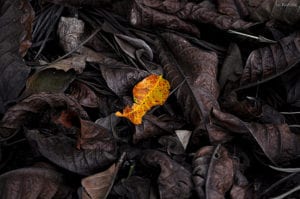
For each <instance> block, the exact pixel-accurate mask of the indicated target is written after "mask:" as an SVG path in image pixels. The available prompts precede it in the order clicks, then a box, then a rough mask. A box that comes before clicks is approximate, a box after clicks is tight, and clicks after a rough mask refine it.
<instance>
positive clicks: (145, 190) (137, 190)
mask: <svg viewBox="0 0 300 199" xmlns="http://www.w3.org/2000/svg"><path fill="white" fill-rule="evenodd" d="M153 192H154V191H153V189H151V181H150V179H147V178H143V177H139V176H130V177H129V178H127V179H124V180H122V181H121V182H119V183H118V184H117V185H115V186H114V188H113V190H112V195H113V196H116V197H125V198H136V199H137V198H145V199H157V198H158V197H156V194H155V193H153Z"/></svg>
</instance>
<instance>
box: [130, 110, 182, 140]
mask: <svg viewBox="0 0 300 199" xmlns="http://www.w3.org/2000/svg"><path fill="white" fill-rule="evenodd" d="M175 119H176V118H174V117H170V116H168V115H162V116H160V117H156V116H154V115H152V114H146V115H145V116H144V118H143V123H142V124H141V125H136V126H135V131H134V134H133V141H134V142H135V143H137V142H139V141H140V140H143V139H147V138H151V137H154V136H161V135H168V134H173V133H174V131H175V130H177V129H180V128H181V127H182V126H183V125H184V123H183V122H181V121H176V120H175Z"/></svg>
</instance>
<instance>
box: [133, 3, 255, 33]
mask: <svg viewBox="0 0 300 199" xmlns="http://www.w3.org/2000/svg"><path fill="white" fill-rule="evenodd" d="M136 2H139V3H136V4H135V6H136V7H133V10H132V11H131V17H130V20H131V23H132V24H133V25H138V24H143V25H146V26H147V25H160V26H162V25H163V26H164V27H167V28H171V29H172V28H174V29H177V30H182V29H183V28H180V27H184V26H183V25H179V27H176V26H173V27H168V26H167V25H166V24H165V23H167V22H168V19H171V17H172V18H173V19H174V18H175V17H176V18H175V19H179V20H186V21H189V22H190V21H192V22H198V23H205V24H206V23H208V24H213V25H214V26H216V27H217V28H220V29H223V30H224V29H225V30H227V29H247V28H249V27H251V26H253V25H254V23H251V22H246V21H244V20H242V19H240V18H237V17H236V16H234V17H233V16H229V15H224V14H221V13H218V11H217V9H216V7H215V5H214V4H213V3H212V2H210V1H202V2H200V3H195V2H182V1H179V0H175V1H173V0H163V1H160V0H154V1H153V0H139V1H136ZM139 9H140V10H143V11H139V12H138V10H139ZM147 11H148V12H147ZM161 12H162V13H167V14H163V15H162V14H161ZM146 13H147V14H146ZM147 15H148V16H147ZM133 16H138V17H136V18H134V17H133ZM161 16H164V18H163V17H161ZM143 17H144V18H143ZM177 17H178V18H177ZM147 19H151V20H147ZM133 21H134V22H135V23H133ZM143 22H144V23H143ZM163 22H165V23H163ZM170 22H171V23H172V22H173V21H171V20H170ZM170 22H169V23H170ZM180 22H181V21H180ZM149 23H156V24H149ZM181 23H182V22H181ZM173 24H176V25H177V24H180V23H179V22H177V23H175V22H173ZM169 26H170V25H169ZM183 31H186V32H191V33H195V32H192V31H191V30H189V29H186V28H185V29H183Z"/></svg>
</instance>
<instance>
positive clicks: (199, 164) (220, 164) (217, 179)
mask: <svg viewBox="0 0 300 199" xmlns="http://www.w3.org/2000/svg"><path fill="white" fill-rule="evenodd" d="M233 169H234V167H233V160H232V159H231V158H230V157H229V154H228V151H227V150H226V149H225V148H224V147H222V146H221V145H218V146H216V147H213V146H205V147H203V148H201V149H200V150H198V151H197V152H196V154H195V157H194V161H193V181H194V184H195V188H196V192H197V195H198V197H199V198H207V199H222V198H225V194H226V192H227V191H229V190H230V188H231V186H232V184H233V177H234V170H233Z"/></svg>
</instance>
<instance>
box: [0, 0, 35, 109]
mask: <svg viewBox="0 0 300 199" xmlns="http://www.w3.org/2000/svg"><path fill="white" fill-rule="evenodd" d="M0 9H1V17H0V28H1V34H0V41H1V48H0V71H1V74H0V79H1V82H0V91H1V93H0V113H1V114H3V113H4V112H5V111H6V110H7V108H8V107H9V106H10V103H13V102H15V100H16V99H17V97H18V96H19V95H20V93H21V91H22V90H23V88H24V86H25V82H26V79H27V77H28V75H29V73H30V69H29V67H27V66H26V64H25V63H24V61H23V58H22V56H21V54H20V53H22V55H24V54H25V53H26V51H27V48H28V47H29V45H27V44H28V42H29V41H28V37H30V33H29V32H28V31H30V30H28V29H27V28H28V26H31V25H30V24H27V23H30V20H29V21H28V20H27V19H28V17H29V18H31V16H28V15H31V14H32V13H31V12H32V8H31V6H30V5H29V2H28V1H27V0H17V1H1V6H0ZM22 20H24V21H22Z"/></svg>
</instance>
